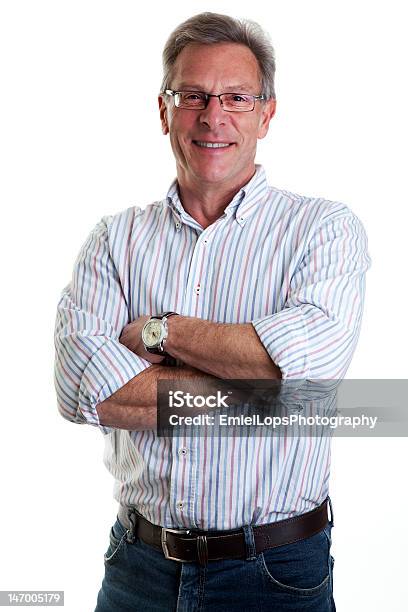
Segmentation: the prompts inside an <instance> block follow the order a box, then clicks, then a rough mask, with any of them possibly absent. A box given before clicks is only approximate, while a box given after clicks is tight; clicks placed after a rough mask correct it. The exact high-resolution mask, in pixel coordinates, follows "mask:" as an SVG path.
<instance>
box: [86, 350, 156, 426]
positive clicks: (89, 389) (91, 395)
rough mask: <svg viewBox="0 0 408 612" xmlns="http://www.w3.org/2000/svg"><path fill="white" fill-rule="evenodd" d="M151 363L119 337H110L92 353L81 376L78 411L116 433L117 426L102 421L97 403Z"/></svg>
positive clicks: (87, 419) (89, 420) (92, 421)
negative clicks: (125, 344)
mask: <svg viewBox="0 0 408 612" xmlns="http://www.w3.org/2000/svg"><path fill="white" fill-rule="evenodd" d="M151 365H152V364H151V363H150V362H149V361H147V360H146V359H143V358H142V357H139V356H138V355H136V354H135V353H133V352H132V351H130V350H129V349H128V348H127V347H125V346H124V345H123V344H121V343H120V342H119V341H118V340H112V339H107V340H106V342H105V343H104V344H103V346H101V347H100V348H99V349H98V350H97V351H96V352H95V353H94V354H93V355H92V358H91V359H90V361H89V362H88V364H87V366H86V368H85V370H84V372H83V375H82V379H81V384H80V388H79V411H80V412H81V414H82V415H83V416H84V418H85V419H86V422H87V423H88V424H89V425H95V426H96V427H99V429H100V430H101V431H102V433H104V434H109V433H111V432H113V431H114V430H115V428H114V427H108V426H105V425H102V424H101V423H100V421H99V416H98V413H97V411H96V406H97V405H98V404H99V403H101V402H103V401H104V400H106V399H107V398H108V397H110V396H111V395H113V394H114V393H115V392H116V391H117V390H118V389H120V388H121V387H123V386H124V385H125V384H126V383H128V382H129V381H130V380H131V379H132V378H134V377H135V376H137V375H138V374H140V373H141V372H143V371H144V370H146V369H147V368H148V367H150V366H151Z"/></svg>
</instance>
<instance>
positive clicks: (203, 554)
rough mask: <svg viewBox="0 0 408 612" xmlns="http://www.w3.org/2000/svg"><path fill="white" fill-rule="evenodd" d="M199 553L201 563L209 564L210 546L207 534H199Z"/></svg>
mask: <svg viewBox="0 0 408 612" xmlns="http://www.w3.org/2000/svg"><path fill="white" fill-rule="evenodd" d="M197 555H198V562H199V564H200V565H207V562H208V546H207V538H206V536H205V535H202V536H201V535H200V536H197Z"/></svg>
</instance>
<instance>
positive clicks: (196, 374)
mask: <svg viewBox="0 0 408 612" xmlns="http://www.w3.org/2000/svg"><path fill="white" fill-rule="evenodd" d="M165 379H172V380H184V379H196V380H197V387H198V386H199V385H200V382H203V383H204V381H206V382H207V383H208V381H215V380H217V379H216V377H214V376H211V375H209V374H206V373H204V372H200V371H199V370H196V369H195V368H191V367H188V366H185V367H167V366H161V365H152V366H151V367H149V368H147V369H146V370H145V371H144V372H142V373H141V374H138V375H137V376H135V377H134V378H132V379H131V380H130V381H129V382H128V383H127V384H126V385H124V386H123V387H121V388H120V389H118V391H116V393H113V394H112V395H111V396H110V397H109V398H108V399H106V400H105V401H103V402H101V403H100V404H98V406H97V408H96V410H97V413H98V416H99V420H100V423H101V424H102V425H106V426H110V427H119V428H121V429H128V430H133V431H143V430H145V429H156V425H157V383H158V381H159V380H165ZM204 392H205V391H204Z"/></svg>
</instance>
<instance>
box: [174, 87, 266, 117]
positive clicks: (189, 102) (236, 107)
mask: <svg viewBox="0 0 408 612" xmlns="http://www.w3.org/2000/svg"><path fill="white" fill-rule="evenodd" d="M163 93H166V94H167V95H169V96H174V103H175V105H176V106H177V108H187V109H189V110H204V109H205V108H207V104H208V100H209V99H210V98H218V99H219V101H220V104H221V107H222V109H223V110H225V111H229V112H234V111H238V112H248V111H253V110H254V108H255V100H266V96H264V95H263V94H261V95H260V96H252V95H250V94H241V93H223V94H209V93H205V92H204V91H173V89H166V90H165V91H164V92H163Z"/></svg>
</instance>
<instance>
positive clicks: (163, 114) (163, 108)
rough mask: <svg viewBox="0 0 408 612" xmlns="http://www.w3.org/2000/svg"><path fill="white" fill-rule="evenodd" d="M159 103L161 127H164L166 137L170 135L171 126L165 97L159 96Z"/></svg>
mask: <svg viewBox="0 0 408 612" xmlns="http://www.w3.org/2000/svg"><path fill="white" fill-rule="evenodd" d="M157 101H158V103H159V113H160V122H161V126H162V132H163V134H164V135H166V134H168V133H169V124H168V121H167V106H166V102H165V101H164V97H163V96H159V97H158V99H157Z"/></svg>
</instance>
